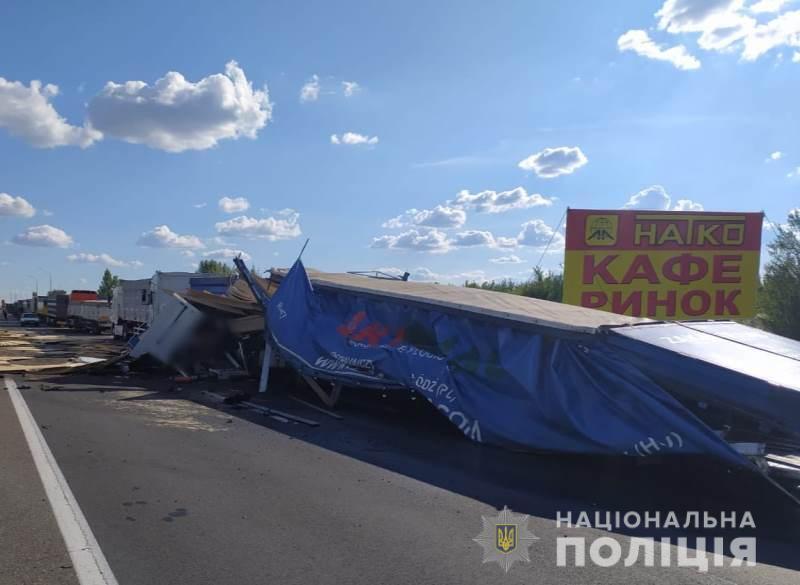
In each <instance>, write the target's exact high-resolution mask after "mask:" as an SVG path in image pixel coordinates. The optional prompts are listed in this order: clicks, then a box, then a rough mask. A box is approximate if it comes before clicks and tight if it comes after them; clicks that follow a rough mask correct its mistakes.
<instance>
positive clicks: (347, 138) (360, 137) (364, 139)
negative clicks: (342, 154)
mask: <svg viewBox="0 0 800 585" xmlns="http://www.w3.org/2000/svg"><path fill="white" fill-rule="evenodd" d="M331 144H347V145H350V146H354V145H357V144H368V145H375V144H378V137H377V136H372V137H369V136H365V135H364V134H358V133H357V132H345V133H344V134H342V135H341V136H340V135H337V134H331Z"/></svg>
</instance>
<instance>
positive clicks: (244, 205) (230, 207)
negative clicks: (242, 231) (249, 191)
mask: <svg viewBox="0 0 800 585" xmlns="http://www.w3.org/2000/svg"><path fill="white" fill-rule="evenodd" d="M218 205H219V208H220V209H221V210H222V211H224V212H225V213H239V212H241V211H247V210H248V209H250V202H249V201H248V200H247V199H246V198H244V197H223V198H222V199H220V200H219V202H218Z"/></svg>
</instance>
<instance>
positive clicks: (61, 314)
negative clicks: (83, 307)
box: [45, 290, 69, 325]
mask: <svg viewBox="0 0 800 585" xmlns="http://www.w3.org/2000/svg"><path fill="white" fill-rule="evenodd" d="M68 307H69V295H68V294H67V291H64V290H51V291H50V292H49V293H48V294H47V309H46V317H45V320H46V322H47V324H48V325H62V324H65V323H66V322H67V308H68Z"/></svg>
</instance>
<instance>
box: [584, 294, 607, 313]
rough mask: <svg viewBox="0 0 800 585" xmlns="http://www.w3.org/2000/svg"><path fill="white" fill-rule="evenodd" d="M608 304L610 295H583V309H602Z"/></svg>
mask: <svg viewBox="0 0 800 585" xmlns="http://www.w3.org/2000/svg"><path fill="white" fill-rule="evenodd" d="M607 302H608V295H606V293H604V292H584V293H581V307H588V308H589V309H600V308H602V307H604V306H605V305H606V303H607Z"/></svg>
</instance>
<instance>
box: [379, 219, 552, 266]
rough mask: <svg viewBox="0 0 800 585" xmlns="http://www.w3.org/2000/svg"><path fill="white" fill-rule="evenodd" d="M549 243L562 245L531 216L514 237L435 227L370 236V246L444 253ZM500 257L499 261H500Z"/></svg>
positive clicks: (510, 260)
mask: <svg viewBox="0 0 800 585" xmlns="http://www.w3.org/2000/svg"><path fill="white" fill-rule="evenodd" d="M548 243H550V248H551V249H552V251H553V252H558V251H560V250H562V249H563V247H564V236H563V235H562V234H561V233H560V232H556V231H555V230H554V229H553V228H552V227H550V226H549V225H547V224H546V223H544V222H543V221H542V220H540V219H534V220H531V221H527V222H525V223H523V224H522V230H521V231H520V232H519V234H518V235H517V236H514V237H507V236H495V235H494V234H492V232H490V231H487V230H464V231H463V232H458V233H456V234H453V235H452V236H449V235H448V234H446V233H445V232H443V231H440V230H437V229H435V228H422V229H416V228H412V229H410V230H408V231H406V232H403V233H401V234H397V235H391V234H387V235H383V236H379V237H376V238H373V240H372V243H371V244H370V247H371V248H384V249H391V250H402V249H405V250H416V251H419V252H431V253H434V254H444V253H447V252H451V251H453V250H456V249H459V248H475V247H481V248H491V249H503V248H506V249H514V248H517V247H519V246H529V247H533V248H539V249H543V248H544V247H545V246H547V244H548ZM500 260H502V262H500ZM492 261H493V262H495V261H497V263H509V264H510V263H516V262H521V260H520V259H519V258H518V257H517V256H514V255H510V256H507V257H503V258H501V259H495V260H492Z"/></svg>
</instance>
